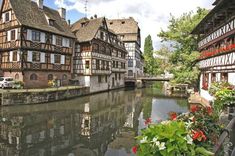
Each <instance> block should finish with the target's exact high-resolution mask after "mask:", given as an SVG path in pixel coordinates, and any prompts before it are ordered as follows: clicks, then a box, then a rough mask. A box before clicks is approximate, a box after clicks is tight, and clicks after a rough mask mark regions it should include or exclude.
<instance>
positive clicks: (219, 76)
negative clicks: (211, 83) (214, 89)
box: [216, 73, 221, 82]
mask: <svg viewBox="0 0 235 156" xmlns="http://www.w3.org/2000/svg"><path fill="white" fill-rule="evenodd" d="M220 78H221V73H216V81H217V82H219V81H220Z"/></svg>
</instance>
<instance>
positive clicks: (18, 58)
mask: <svg viewBox="0 0 235 156" xmlns="http://www.w3.org/2000/svg"><path fill="white" fill-rule="evenodd" d="M17 61H20V51H17Z"/></svg>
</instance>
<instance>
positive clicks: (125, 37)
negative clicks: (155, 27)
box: [107, 17, 139, 41]
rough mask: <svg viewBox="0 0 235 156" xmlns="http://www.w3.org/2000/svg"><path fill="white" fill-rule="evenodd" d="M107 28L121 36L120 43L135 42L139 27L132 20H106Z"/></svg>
mask: <svg viewBox="0 0 235 156" xmlns="http://www.w3.org/2000/svg"><path fill="white" fill-rule="evenodd" d="M107 25H108V28H109V29H111V30H113V31H114V32H115V33H116V34H117V35H121V36H122V41H137V39H138V31H139V26H138V23H137V22H136V21H135V20H134V19H133V18H132V17H130V18H126V19H112V20H107Z"/></svg>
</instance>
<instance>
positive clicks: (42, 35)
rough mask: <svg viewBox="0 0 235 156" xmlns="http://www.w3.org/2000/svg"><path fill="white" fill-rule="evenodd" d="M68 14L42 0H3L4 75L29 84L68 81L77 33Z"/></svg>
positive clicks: (0, 56)
mask: <svg viewBox="0 0 235 156" xmlns="http://www.w3.org/2000/svg"><path fill="white" fill-rule="evenodd" d="M65 18H66V10H65V9H63V8H61V9H59V10H58V11H57V10H53V9H51V8H48V7H46V6H44V5H43V0H35V1H33V0H3V1H2V7H1V21H0V61H1V62H0V67H1V70H2V73H3V75H2V76H10V77H13V78H14V79H16V80H18V81H23V82H24V84H25V87H26V88H39V87H47V86H48V81H49V80H53V79H54V80H57V82H58V83H60V85H67V84H68V81H69V79H70V77H71V61H72V54H73V42H74V39H75V36H74V34H73V33H72V32H71V30H70V27H69V25H68V24H67V22H66V19H65Z"/></svg>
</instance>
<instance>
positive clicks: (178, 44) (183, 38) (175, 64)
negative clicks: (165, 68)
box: [158, 8, 208, 84]
mask: <svg viewBox="0 0 235 156" xmlns="http://www.w3.org/2000/svg"><path fill="white" fill-rule="evenodd" d="M207 13H208V11H207V10H205V9H201V8H198V10H197V13H196V14H193V13H192V12H189V13H184V14H183V15H182V16H181V17H179V18H176V17H174V16H171V20H170V21H169V22H170V25H169V26H168V30H167V31H163V30H162V31H161V32H160V33H159V34H158V36H159V37H161V38H162V40H163V41H167V42H170V43H171V44H172V46H173V49H174V52H173V53H172V55H171V56H170V63H171V69H172V70H171V72H172V73H173V74H174V75H175V79H174V82H176V83H188V84H193V83H194V84H195V83H196V82H197V81H198V75H199V70H198V67H197V66H195V61H196V59H197V58H198V56H199V52H197V51H196V50H197V36H193V35H191V34H190V33H191V32H192V30H193V29H194V28H195V26H196V25H197V24H198V23H199V22H200V21H201V20H202V19H203V17H204V16H205V15H206V14H207Z"/></svg>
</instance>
